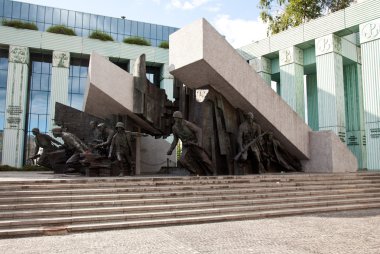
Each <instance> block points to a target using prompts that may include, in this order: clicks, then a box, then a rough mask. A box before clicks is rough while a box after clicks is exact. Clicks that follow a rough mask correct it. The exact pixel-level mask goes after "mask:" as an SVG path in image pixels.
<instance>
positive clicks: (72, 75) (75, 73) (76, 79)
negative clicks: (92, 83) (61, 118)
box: [69, 59, 88, 110]
mask: <svg viewBox="0 0 380 254" xmlns="http://www.w3.org/2000/svg"><path fill="white" fill-rule="evenodd" d="M87 73H88V60H87V59H71V63H70V70H69V105H70V106H71V107H73V108H76V109H79V110H82V107H83V97H84V90H85V88H86V84H87Z"/></svg>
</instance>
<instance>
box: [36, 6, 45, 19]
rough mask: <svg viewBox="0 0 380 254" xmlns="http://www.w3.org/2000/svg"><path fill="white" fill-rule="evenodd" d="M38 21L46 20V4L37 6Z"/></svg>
mask: <svg viewBox="0 0 380 254" xmlns="http://www.w3.org/2000/svg"><path fill="white" fill-rule="evenodd" d="M37 22H45V6H38V7H37Z"/></svg>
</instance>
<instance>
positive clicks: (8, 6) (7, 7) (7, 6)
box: [4, 1, 12, 18]
mask: <svg viewBox="0 0 380 254" xmlns="http://www.w3.org/2000/svg"><path fill="white" fill-rule="evenodd" d="M4 16H5V17H6V18H12V2H11V1H5V2H4Z"/></svg>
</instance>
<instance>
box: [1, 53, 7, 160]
mask: <svg viewBox="0 0 380 254" xmlns="http://www.w3.org/2000/svg"><path fill="white" fill-rule="evenodd" d="M7 76H8V51H7V50H0V163H1V158H2V152H3V133H4V121H5V99H6V95H7Z"/></svg>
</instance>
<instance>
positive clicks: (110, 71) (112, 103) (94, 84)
mask: <svg viewBox="0 0 380 254" xmlns="http://www.w3.org/2000/svg"><path fill="white" fill-rule="evenodd" d="M133 99H134V83H133V76H132V75H131V74H129V73H128V72H126V71H124V70H123V69H121V68H119V67H118V66H116V65H115V64H113V63H111V62H110V61H108V59H106V58H104V57H102V56H101V55H99V54H96V53H92V54H91V58H90V64H89V75H88V85H87V87H86V91H85V98H84V108H83V111H84V112H86V113H88V114H91V115H94V116H97V117H100V118H107V117H109V116H110V115H127V116H128V117H130V118H132V119H133V120H134V121H135V122H136V123H137V124H138V125H139V126H141V128H142V129H144V130H147V131H149V132H150V133H152V134H160V132H159V131H157V129H155V128H153V127H152V126H151V125H150V124H149V123H147V122H146V121H144V120H143V119H141V118H140V117H139V116H138V115H136V114H135V113H134V111H133V109H134V107H133Z"/></svg>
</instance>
